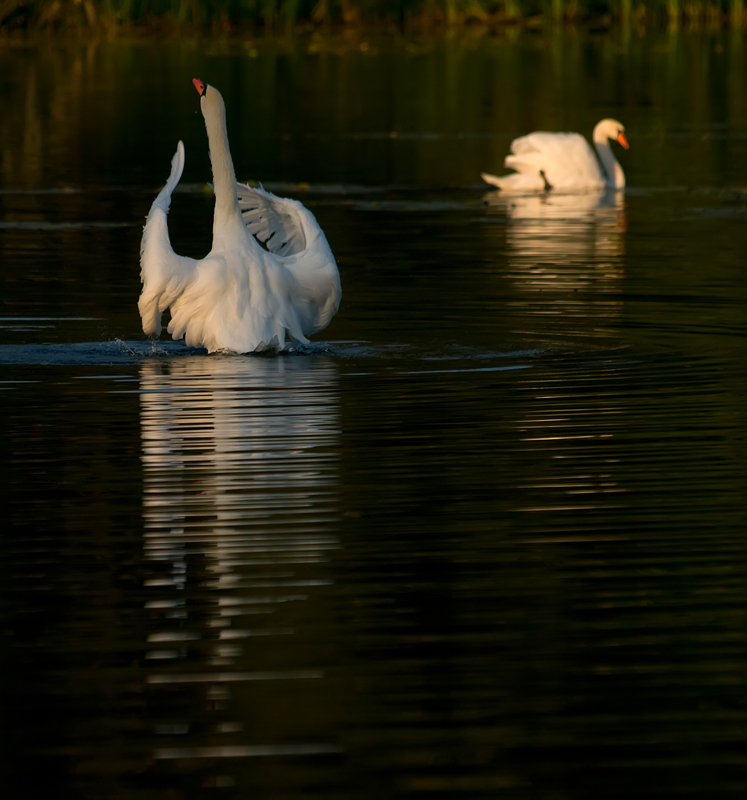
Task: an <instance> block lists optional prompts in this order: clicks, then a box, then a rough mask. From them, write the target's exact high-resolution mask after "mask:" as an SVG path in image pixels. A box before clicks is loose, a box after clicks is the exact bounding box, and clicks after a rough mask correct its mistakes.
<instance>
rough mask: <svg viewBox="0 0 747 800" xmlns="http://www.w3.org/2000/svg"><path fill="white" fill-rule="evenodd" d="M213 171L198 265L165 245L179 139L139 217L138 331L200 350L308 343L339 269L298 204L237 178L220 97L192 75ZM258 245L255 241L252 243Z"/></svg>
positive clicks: (325, 315)
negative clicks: (208, 233) (207, 236)
mask: <svg viewBox="0 0 747 800" xmlns="http://www.w3.org/2000/svg"><path fill="white" fill-rule="evenodd" d="M192 82H193V84H194V86H195V88H196V89H197V91H198V93H199V95H200V109H201V111H202V115H203V117H204V119H205V128H206V129H207V136H208V144H209V149H210V160H211V163H212V171H213V188H214V193H215V211H214V217H213V242H212V248H211V250H210V252H209V253H208V254H207V255H206V256H205V258H202V259H199V260H198V259H194V258H189V257H187V256H180V255H177V254H176V253H175V252H174V250H173V248H172V246H171V241H170V239H169V232H168V225H167V217H168V212H169V206H170V204H171V195H172V193H173V191H174V189H175V188H176V185H177V184H178V183H179V179H180V178H181V175H182V171H183V170H184V159H185V156H184V143H183V142H182V141H179V143H178V145H177V148H176V153H175V154H174V156H173V158H172V160H171V173H170V175H169V178H168V181H167V182H166V185H165V186H164V187H163V189H162V190H161V191H160V192H159V194H158V196H157V197H156V199H155V200H154V201H153V204H152V206H151V208H150V211H149V213H148V216H147V217H146V222H145V227H144V228H143V236H142V240H141V247H140V267H141V271H140V278H141V281H142V292H141V294H140V298H139V300H138V310H139V311H140V317H141V319H142V324H143V331H144V332H145V333H146V334H147V335H149V336H154V337H157V336H159V335H160V333H161V330H162V322H161V317H162V314H163V312H164V311H166V310H167V309H168V310H169V311H170V314H171V318H170V321H169V323H168V332H169V333H170V334H171V336H172V337H173V338H174V339H175V340H178V339H182V338H183V339H184V342H185V344H186V345H188V346H190V347H204V348H205V349H207V351H208V353H215V352H229V353H253V352H261V351H265V350H273V349H274V350H278V351H280V350H283V349H286V348H287V347H288V346H290V345H293V344H308V343H309V339H308V337H309V336H310V335H312V334H314V333H317V332H318V331H321V330H322V329H324V328H326V327H327V325H328V324H329V322H330V320H331V319H332V317H333V316H334V315H335V314H336V313H337V309H338V307H339V305H340V299H341V296H342V289H341V285H340V273H339V271H338V268H337V264H336V262H335V258H334V256H333V255H332V250H331V249H330V246H329V244H328V242H327V239H326V237H325V235H324V232H323V231H322V229H321V227H320V226H319V224H318V223H317V221H316V219H315V218H314V215H313V214H312V213H311V212H310V211H309V210H308V209H307V208H306V207H305V206H303V205H302V204H301V203H300V202H298V201H297V200H291V199H287V198H281V197H277V196H276V195H274V194H272V193H271V192H269V191H266V190H265V189H264V188H262V187H261V186H259V187H254V186H249V185H244V184H240V183H238V182H237V180H236V174H235V172H234V166H233V161H232V159H231V151H230V148H229V143H228V132H227V128H226V107H225V103H224V101H223V97H222V96H221V94H220V92H219V91H218V90H217V89H216V88H215V87H214V86H210V85H208V84H207V83H204V82H203V81H202V80H200V79H199V78H195V79H193V81H192ZM260 242H262V243H263V244H264V246H262V244H260Z"/></svg>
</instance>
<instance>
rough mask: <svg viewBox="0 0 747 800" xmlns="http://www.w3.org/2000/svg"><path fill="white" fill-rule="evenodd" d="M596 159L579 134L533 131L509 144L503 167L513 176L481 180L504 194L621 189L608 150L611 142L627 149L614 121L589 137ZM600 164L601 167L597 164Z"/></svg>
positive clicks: (621, 179) (621, 180)
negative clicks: (508, 151) (552, 190)
mask: <svg viewBox="0 0 747 800" xmlns="http://www.w3.org/2000/svg"><path fill="white" fill-rule="evenodd" d="M592 140H593V142H594V147H595V148H596V151H597V154H598V155H599V158H598V159H597V156H596V155H595V154H594V151H593V150H592V149H591V147H590V146H589V143H588V142H587V141H586V139H584V137H583V136H581V134H580V133H547V132H546V131H535V132H534V133H530V134H527V135H526V136H520V137H519V138H518V139H514V140H513V142H511V154H510V155H508V156H506V160H505V162H504V163H505V165H506V167H508V168H509V169H513V170H516V172H514V173H512V174H509V175H503V176H501V177H497V176H495V175H489V174H487V173H485V172H483V173H482V179H483V180H484V181H485V182H486V183H489V184H491V185H492V186H497V187H498V188H499V189H503V190H507V191H548V190H549V189H555V190H559V191H564V192H579V191H589V190H593V189H603V188H605V187H608V188H613V189H622V188H624V187H625V173H624V172H623V168H622V167H621V166H620V163H619V162H618V160H617V158H615V154H614V153H613V152H612V148H611V147H610V140H614V141H616V142H618V143H619V144H620V145H622V146H623V147H624V148H625V149H626V150H627V149H628V147H629V145H628V140H627V138H626V136H625V127H624V126H623V125H622V124H621V123H619V122H618V121H617V120H615V119H603V120H602V121H601V122H598V123H597V124H596V126H595V128H594V133H593V135H592ZM600 162H601V163H600Z"/></svg>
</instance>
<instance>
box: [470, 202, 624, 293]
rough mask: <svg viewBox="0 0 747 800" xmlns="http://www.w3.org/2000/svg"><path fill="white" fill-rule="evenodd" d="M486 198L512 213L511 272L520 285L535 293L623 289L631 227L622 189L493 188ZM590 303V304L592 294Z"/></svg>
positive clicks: (508, 238) (509, 232) (509, 237)
mask: <svg viewBox="0 0 747 800" xmlns="http://www.w3.org/2000/svg"><path fill="white" fill-rule="evenodd" d="M485 202H486V203H487V204H488V206H490V207H491V208H494V209H496V210H499V211H502V212H503V213H505V214H506V215H507V216H508V218H509V225H508V229H507V233H506V245H507V251H508V258H509V266H510V277H511V279H512V280H513V281H514V282H515V284H516V286H517V288H519V289H520V290H523V291H526V292H529V293H530V296H531V294H532V293H534V292H539V291H543V292H544V291H554V292H561V293H565V292H578V291H584V290H591V291H592V292H598V291H602V292H609V291H611V292H618V291H619V282H620V278H621V277H622V256H623V254H624V246H625V229H626V222H625V203H624V195H623V193H622V192H616V191H613V190H609V189H608V190H602V191H599V192H589V193H585V194H556V193H555V192H546V193H542V194H532V195H522V196H517V195H508V194H505V193H501V192H490V193H489V194H487V195H486V196H485ZM584 302H585V303H587V304H588V302H589V298H588V296H587V297H586V298H585V301H584ZM575 305H578V304H575Z"/></svg>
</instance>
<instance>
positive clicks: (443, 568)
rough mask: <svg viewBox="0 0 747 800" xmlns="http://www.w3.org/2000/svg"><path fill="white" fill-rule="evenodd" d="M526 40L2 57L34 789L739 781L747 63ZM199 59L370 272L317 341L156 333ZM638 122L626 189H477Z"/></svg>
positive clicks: (3, 363)
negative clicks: (140, 308)
mask: <svg viewBox="0 0 747 800" xmlns="http://www.w3.org/2000/svg"><path fill="white" fill-rule="evenodd" d="M512 37H513V39H514V40H512V41H508V40H503V39H495V40H493V39H473V38H470V37H468V36H465V37H464V38H461V39H460V38H455V39H449V40H446V41H441V42H438V41H437V42H427V41H420V40H417V39H412V40H399V39H397V38H394V37H392V38H388V39H386V38H380V39H376V40H374V39H364V38H362V37H361V38H351V39H330V40H325V39H319V40H299V41H297V42H295V43H289V42H284V41H282V40H278V41H274V42H271V43H265V42H262V41H259V42H242V43H237V42H221V41H213V40H210V41H207V40H206V41H194V42H182V43H178V44H174V43H171V42H162V41H159V42H154V43H134V44H123V43H110V44H107V45H96V46H93V45H91V46H78V45H72V44H71V45H68V46H66V47H60V46H53V45H51V44H49V43H41V44H40V45H38V46H37V45H34V46H23V47H21V46H13V47H11V46H4V47H3V48H0V66H2V69H3V74H4V75H5V76H6V79H7V80H6V82H5V84H4V85H3V88H2V89H0V92H1V96H2V101H3V102H2V105H3V109H4V113H3V115H2V116H0V151H1V152H2V162H1V163H2V172H1V173H0V177H1V178H2V188H1V192H2V193H0V209H1V210H0V259H1V265H2V266H1V268H0V293H1V294H0V300H1V301H2V305H1V306H0V403H1V404H2V405H1V406H0V431H1V434H0V448H2V459H1V460H0V469H2V473H0V480H1V481H2V491H1V492H0V497H2V506H1V508H0V511H1V513H2V537H1V538H0V548H2V552H1V555H0V631H1V632H2V637H3V643H2V647H1V648H0V654H1V655H0V678H1V682H0V693H1V694H2V696H1V697H0V714H1V715H2V721H1V723H0V730H1V731H2V751H1V752H0V779H1V780H2V784H3V786H4V787H6V789H7V790H8V791H9V796H13V797H14V798H41V797H55V798H159V799H160V798H192V797H203V796H207V797H210V796H220V797H237V798H238V797H241V798H244V797H255V798H325V799H326V798H372V799H373V798H376V799H377V800H378V798H382V797H416V796H417V797H450V798H464V797H467V798H488V797H490V798H494V797H505V798H543V799H544V798H547V799H548V800H549V799H550V798H552V799H553V800H555V799H556V798H590V799H591V798H594V799H595V800H596V799H597V798H600V797H619V798H630V797H634V796H635V797H703V798H716V797H744V796H745V792H746V791H747V755H746V754H745V747H744V744H745V731H746V730H747V530H746V523H747V455H746V453H747V444H746V442H745V438H746V436H747V412H746V411H745V409H746V408H747V377H745V368H744V366H745V362H746V360H747V320H746V315H745V308H746V307H747V279H746V278H745V274H747V273H746V272H745V255H744V254H745V252H746V251H747V199H746V196H745V194H744V193H743V191H742V187H744V186H747V101H746V100H745V96H746V95H745V94H744V91H743V87H744V86H745V77H746V76H745V74H744V70H745V65H744V48H745V43H744V42H743V41H742V40H741V38H740V37H738V36H732V35H731V34H728V33H726V34H724V33H715V34H712V35H706V34H700V35H695V34H685V33H680V34H679V35H671V36H667V35H664V34H661V35H658V34H649V35H647V36H644V37H639V36H638V35H631V36H630V37H629V38H625V37H610V36H606V35H598V36H597V35H590V34H582V33H577V34H567V35H566V36H564V37H558V38H556V39H549V38H545V37H544V36H543V35H541V34H538V33H529V32H526V33H524V34H521V35H517V36H515V37H514V36H513V34H512ZM196 75H200V76H201V77H203V78H204V79H205V80H207V81H209V82H212V83H214V84H215V85H217V86H218V87H219V88H220V89H221V90H222V91H223V93H224V96H225V97H226V102H227V106H228V113H229V133H230V135H231V139H232V145H233V149H234V156H235V160H236V163H237V171H238V172H239V174H240V176H241V177H252V178H257V179H261V180H263V181H265V182H266V184H267V185H268V186H269V187H270V188H273V189H275V190H276V191H278V192H285V193H288V194H290V195H291V196H295V197H299V198H301V199H302V200H304V202H306V203H307V204H308V205H309V207H310V208H311V209H312V210H313V212H314V213H315V214H316V216H317V218H318V219H319V221H320V223H321V224H322V226H323V227H324V229H325V231H326V232H327V236H328V238H329V241H330V243H331V246H332V249H333V251H334V252H335V254H336V255H337V257H338V259H339V264H340V272H341V275H342V283H343V303H342V306H341V309H340V312H339V313H338V315H337V317H336V318H335V319H334V320H333V322H332V324H331V325H330V327H329V328H328V329H327V330H326V331H325V332H324V333H323V334H321V335H319V336H317V337H316V341H315V342H314V343H313V345H312V346H311V347H309V348H307V349H305V350H303V351H302V352H292V353H286V354H283V355H281V356H262V357H251V356H249V357H231V356H220V355H219V356H210V357H208V356H206V355H205V354H204V353H202V352H201V351H199V350H188V349H186V348H185V347H184V346H183V345H181V344H180V343H172V342H169V341H166V340H165V339H164V340H162V341H161V342H158V343H152V342H149V341H148V340H146V339H145V338H144V337H143V336H142V334H141V333H140V327H139V324H140V323H139V317H138V314H137V307H136V301H137V296H138V292H139V267H138V245H139V235H140V226H141V224H142V221H143V218H144V216H145V214H146V213H147V209H148V207H149V204H150V202H151V200H152V198H153V196H154V192H155V190H156V189H157V188H158V186H159V184H160V183H161V182H162V181H163V180H164V179H165V177H166V174H167V172H168V168H169V161H170V157H171V155H172V152H173V149H174V147H175V144H176V141H177V140H178V139H179V138H182V139H183V140H184V141H185V145H186V151H187V169H186V172H185V177H184V183H183V185H182V191H180V192H179V193H178V194H177V195H176V196H175V198H174V204H173V207H172V215H171V220H170V224H171V227H172V234H173V235H172V239H173V241H174V244H175V248H176V249H177V250H178V251H180V252H183V253H186V254H193V255H202V254H204V252H205V251H206V250H207V247H208V243H209V238H210V214H211V198H210V196H209V194H206V193H205V192H204V191H203V187H204V182H205V181H206V180H207V178H208V177H209V165H208V161H207V157H206V141H205V134H204V129H203V126H202V120H201V117H199V115H196V113H195V112H196V110H197V97H196V94H195V93H194V89H193V88H192V86H191V78H192V77H194V76H196ZM606 115H613V116H615V117H619V118H620V119H622V120H623V121H624V122H625V123H626V125H627V129H628V136H629V139H630V142H631V150H630V152H629V153H625V154H622V155H621V160H622V162H623V165H624V167H625V169H626V172H627V175H628V181H629V188H628V190H627V191H626V193H625V194H624V196H617V197H616V196H614V195H612V196H602V197H598V198H589V197H581V198H578V197H577V198H562V197H550V198H538V197H533V198H515V199H513V200H507V199H505V198H501V197H500V196H499V195H495V194H490V193H488V192H486V191H485V188H484V187H481V186H479V185H478V183H479V179H478V176H479V172H480V171H482V170H492V171H495V170H497V169H498V168H499V166H500V161H501V159H502V157H503V155H505V153H506V152H507V148H508V144H509V142H510V140H511V139H512V138H513V137H514V136H515V135H518V134H520V133H522V132H526V131H527V130H531V129H534V128H549V129H566V128H570V129H575V130H580V131H582V132H584V133H585V134H587V135H588V133H589V131H590V129H591V127H592V125H593V123H594V122H595V121H596V120H597V119H599V118H600V117H602V116H606ZM299 182H305V183H307V184H309V185H308V186H306V185H304V186H299V185H298V184H299ZM289 184H292V185H289Z"/></svg>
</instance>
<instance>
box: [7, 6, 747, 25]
mask: <svg viewBox="0 0 747 800" xmlns="http://www.w3.org/2000/svg"><path fill="white" fill-rule="evenodd" d="M744 3H745V0H647V1H646V2H644V0H0V30H2V31H4V32H8V31H13V30H40V29H51V30H63V29H64V30H70V29H71V28H79V29H88V30H106V31H108V32H112V31H116V30H118V29H122V28H127V29H133V28H135V29H142V30H153V29H160V30H163V29H165V30H173V29H178V28H185V27H190V26H191V27H206V28H208V29H212V30H221V31H226V32H228V31H232V30H237V29H240V28H243V27H253V28H255V29H263V30H265V31H271V30H282V29H286V30H287V29H292V28H297V27H302V28H307V29H308V28H311V27H316V26H321V25H330V24H336V25H346V26H356V25H381V24H396V25H404V26H408V27H413V28H418V27H420V28H422V27H433V26H442V27H449V26H457V25H475V26H479V25H482V26H490V27H493V26H500V25H507V24H508V25H510V24H517V23H529V24H542V23H543V22H554V23H558V22H573V21H596V22H599V23H601V24H605V25H610V24H616V23H622V24H623V25H626V24H629V23H630V22H636V23H638V24H643V23H660V22H664V23H666V24H668V25H672V24H674V25H677V24H680V23H683V24H688V25H702V24H707V25H722V24H731V25H733V26H735V27H741V26H742V24H743V21H744V20H745V18H747V15H745V14H744V13H743V8H744Z"/></svg>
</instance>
